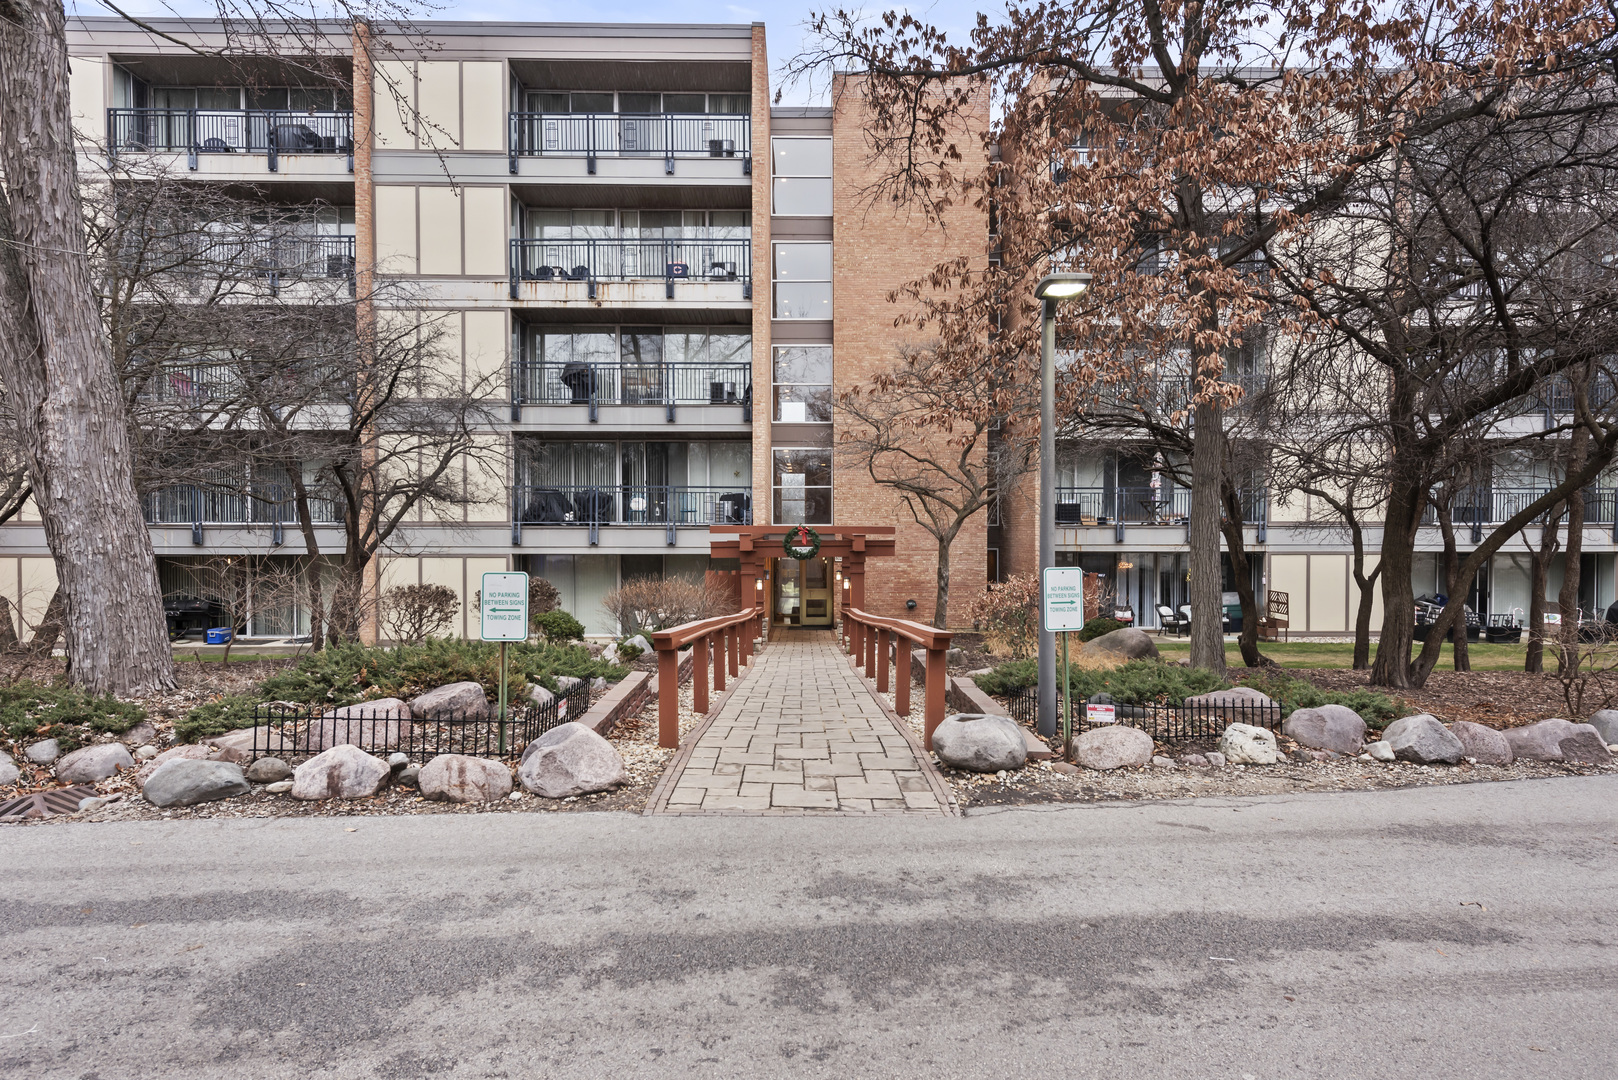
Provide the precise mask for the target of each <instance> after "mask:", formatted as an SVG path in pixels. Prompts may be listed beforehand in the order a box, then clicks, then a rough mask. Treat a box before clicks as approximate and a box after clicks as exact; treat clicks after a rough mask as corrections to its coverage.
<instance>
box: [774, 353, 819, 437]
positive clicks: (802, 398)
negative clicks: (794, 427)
mask: <svg viewBox="0 0 1618 1080" xmlns="http://www.w3.org/2000/svg"><path fill="white" fill-rule="evenodd" d="M775 419H776V420H778V421H780V422H781V423H783V424H829V423H831V346H830V345H792V346H786V347H783V348H779V349H776V350H775Z"/></svg>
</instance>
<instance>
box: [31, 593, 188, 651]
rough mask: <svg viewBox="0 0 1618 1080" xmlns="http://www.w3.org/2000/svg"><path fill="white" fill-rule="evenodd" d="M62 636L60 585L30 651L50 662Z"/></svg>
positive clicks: (166, 635) (35, 632) (35, 635)
mask: <svg viewBox="0 0 1618 1080" xmlns="http://www.w3.org/2000/svg"><path fill="white" fill-rule="evenodd" d="M61 636H62V587H61V586H60V585H58V586H57V587H56V591H55V592H53V593H51V602H50V603H49V604H46V605H45V614H44V615H43V616H42V617H41V618H40V620H39V625H38V626H36V627H34V633H33V636H32V637H30V638H29V639H28V651H29V652H30V653H31V654H33V655H34V656H37V657H39V658H40V659H42V660H48V659H50V655H51V651H52V650H53V649H55V648H56V642H57V640H58V639H59V638H60V637H61ZM163 639H164V640H165V641H166V640H168V632H167V630H165V631H164V633H163ZM72 662H73V658H72V656H69V657H68V663H69V664H71V663H72Z"/></svg>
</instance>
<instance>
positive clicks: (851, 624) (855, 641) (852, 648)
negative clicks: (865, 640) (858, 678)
mask: <svg viewBox="0 0 1618 1080" xmlns="http://www.w3.org/2000/svg"><path fill="white" fill-rule="evenodd" d="M864 629H865V627H864V626H863V625H862V624H861V623H860V621H859V620H858V619H856V618H854V617H853V616H850V617H849V620H848V662H849V663H851V664H853V665H854V666H855V667H859V666H860V657H861V656H863V655H864V650H863V649H862V647H861V646H860V634H861V632H863V631H864Z"/></svg>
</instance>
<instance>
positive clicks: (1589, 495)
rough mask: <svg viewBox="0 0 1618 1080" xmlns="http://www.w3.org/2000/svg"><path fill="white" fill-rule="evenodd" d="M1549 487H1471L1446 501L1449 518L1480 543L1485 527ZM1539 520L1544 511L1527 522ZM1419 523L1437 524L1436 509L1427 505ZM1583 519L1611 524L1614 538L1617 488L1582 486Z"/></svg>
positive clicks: (1503, 519) (1518, 509) (1503, 520)
mask: <svg viewBox="0 0 1618 1080" xmlns="http://www.w3.org/2000/svg"><path fill="white" fill-rule="evenodd" d="M1549 490H1550V488H1548V487H1535V488H1477V489H1473V490H1471V491H1467V492H1464V493H1462V494H1461V495H1459V496H1457V497H1456V499H1455V501H1454V502H1453V503H1452V504H1451V505H1450V510H1449V515H1450V521H1451V522H1452V523H1454V524H1455V525H1456V526H1457V527H1464V528H1466V529H1467V530H1468V531H1469V532H1470V534H1471V537H1472V542H1473V543H1474V544H1476V543H1481V542H1482V540H1483V530H1484V529H1485V528H1486V527H1493V526H1497V525H1503V524H1505V523H1506V522H1507V521H1510V520H1511V519H1512V518H1514V517H1516V516H1517V515H1518V514H1519V513H1521V512H1522V511H1523V510H1524V509H1526V508H1527V507H1528V506H1529V505H1530V504H1532V503H1534V502H1536V501H1537V500H1538V499H1540V498H1541V497H1542V496H1544V494H1545V493H1546V492H1547V491H1549ZM1543 521H1544V515H1541V516H1540V517H1539V518H1536V519H1535V520H1534V521H1533V522H1531V523H1530V524H1541V523H1542V522H1543ZM1421 523H1422V524H1423V525H1437V524H1438V511H1437V510H1435V509H1434V508H1433V507H1432V506H1428V507H1427V509H1426V510H1425V511H1423V513H1422V517H1421ZM1584 523H1585V524H1586V525H1611V526H1612V527H1613V536H1614V539H1618V488H1586V489H1585V491H1584Z"/></svg>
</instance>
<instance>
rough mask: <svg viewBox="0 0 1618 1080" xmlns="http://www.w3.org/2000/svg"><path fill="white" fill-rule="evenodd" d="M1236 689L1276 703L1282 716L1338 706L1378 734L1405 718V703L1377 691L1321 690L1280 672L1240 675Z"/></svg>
mask: <svg viewBox="0 0 1618 1080" xmlns="http://www.w3.org/2000/svg"><path fill="white" fill-rule="evenodd" d="M1236 682H1237V684H1238V685H1241V686H1250V687H1252V688H1253V689H1254V690H1257V691H1258V692H1259V693H1261V694H1266V695H1268V696H1269V697H1270V699H1271V700H1273V701H1275V702H1278V703H1279V704H1280V706H1281V710H1282V713H1283V715H1286V714H1290V713H1291V712H1292V711H1293V710H1294V709H1315V708H1319V707H1320V706H1322V705H1342V706H1344V707H1345V708H1349V709H1353V710H1354V711H1355V712H1357V713H1359V714H1360V717H1361V719H1363V720H1364V721H1365V724H1366V726H1367V727H1370V728H1375V729H1377V730H1381V729H1382V728H1385V727H1387V726H1388V724H1390V723H1392V722H1393V721H1394V720H1397V719H1398V718H1399V717H1401V716H1405V715H1408V713H1409V710H1408V709H1407V708H1406V707H1405V703H1404V702H1402V701H1400V700H1399V699H1398V698H1395V697H1390V696H1389V695H1387V694H1384V693H1382V692H1380V691H1377V690H1370V689H1366V688H1364V687H1361V688H1357V689H1354V690H1322V689H1321V688H1320V687H1318V686H1316V685H1315V684H1314V683H1312V682H1309V681H1308V680H1306V679H1299V678H1296V677H1295V676H1292V675H1288V674H1286V673H1285V672H1284V671H1282V670H1279V669H1276V670H1266V671H1260V672H1249V673H1244V674H1242V675H1241V676H1240V677H1239V678H1238V679H1237V680H1236Z"/></svg>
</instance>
